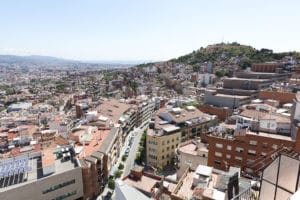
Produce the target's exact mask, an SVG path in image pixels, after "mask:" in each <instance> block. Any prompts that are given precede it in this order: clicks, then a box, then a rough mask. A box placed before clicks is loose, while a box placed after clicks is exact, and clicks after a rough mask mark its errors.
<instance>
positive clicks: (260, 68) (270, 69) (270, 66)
mask: <svg viewBox="0 0 300 200" xmlns="http://www.w3.org/2000/svg"><path fill="white" fill-rule="evenodd" d="M280 69H282V64H281V63H277V62H267V63H254V64H252V68H251V70H252V71H253V72H267V73H275V72H278V71H279V70H280Z"/></svg>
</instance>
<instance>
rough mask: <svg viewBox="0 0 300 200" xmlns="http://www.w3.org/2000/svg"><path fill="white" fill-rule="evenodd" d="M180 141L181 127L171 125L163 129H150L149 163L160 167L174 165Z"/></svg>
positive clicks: (147, 143)
mask: <svg viewBox="0 0 300 200" xmlns="http://www.w3.org/2000/svg"><path fill="white" fill-rule="evenodd" d="M180 141H181V132H180V128H179V127H176V126H173V125H169V126H166V127H164V128H162V129H161V130H153V129H149V130H148V132H147V137H146V146H147V151H146V152H147V165H149V166H154V167H160V168H163V167H165V166H169V165H171V164H172V165H173V164H174V158H175V149H176V148H177V146H178V145H179V143H180Z"/></svg>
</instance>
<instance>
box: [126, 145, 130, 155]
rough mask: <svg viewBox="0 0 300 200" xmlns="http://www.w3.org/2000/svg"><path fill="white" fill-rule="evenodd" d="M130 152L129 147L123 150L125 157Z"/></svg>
mask: <svg viewBox="0 0 300 200" xmlns="http://www.w3.org/2000/svg"><path fill="white" fill-rule="evenodd" d="M129 152H130V147H127V148H126V150H125V155H128V154H129Z"/></svg>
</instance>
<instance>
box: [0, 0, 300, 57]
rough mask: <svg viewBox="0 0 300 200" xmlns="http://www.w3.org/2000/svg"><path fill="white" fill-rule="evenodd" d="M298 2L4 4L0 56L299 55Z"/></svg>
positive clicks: (32, 0)
mask: <svg viewBox="0 0 300 200" xmlns="http://www.w3.org/2000/svg"><path fill="white" fill-rule="evenodd" d="M299 7H300V2H299V1H297V0H287V1H280V0H275V1H270V0H267V1H259V0H252V1H238V0H228V1H225V0H213V1H198V0H191V1H180V0H172V1H159V0H154V1H146V0H134V1H122V0H116V1H97V0H87V1H84V2H83V1H79V0H72V1H71V0H52V1H37V0H27V1H17V0H10V1H2V2H1V6H0V27H1V32H0V54H13V55H47V56H55V57H60V58H67V59H74V60H84V61H149V60H154V61H159V60H168V59H171V58H175V57H178V56H181V55H184V54H187V53H190V52H191V51H193V50H196V49H198V48H200V47H205V46H207V45H208V44H215V43H220V42H235V41H236V42H239V43H241V44H246V45H251V46H253V47H255V48H257V49H260V48H269V49H273V50H274V51H275V52H281V51H294V50H295V51H297V50H298V51H299V50H300V48H299V46H300V40H299V35H300V27H299V25H298V24H299V21H300V13H299V10H298V8H299Z"/></svg>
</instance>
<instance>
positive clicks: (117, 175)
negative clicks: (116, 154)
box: [115, 170, 122, 178]
mask: <svg viewBox="0 0 300 200" xmlns="http://www.w3.org/2000/svg"><path fill="white" fill-rule="evenodd" d="M121 175H122V171H121V170H117V171H116V172H115V178H120V177H121Z"/></svg>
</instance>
